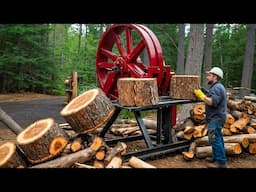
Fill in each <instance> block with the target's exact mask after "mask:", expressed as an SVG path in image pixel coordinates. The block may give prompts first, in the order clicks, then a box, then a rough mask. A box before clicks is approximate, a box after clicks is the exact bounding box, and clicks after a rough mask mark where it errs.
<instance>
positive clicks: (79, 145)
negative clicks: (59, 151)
mask: <svg viewBox="0 0 256 192" xmlns="http://www.w3.org/2000/svg"><path fill="white" fill-rule="evenodd" d="M83 148H84V145H83V141H82V138H80V137H77V138H75V139H74V140H73V141H72V142H71V145H70V150H71V151H72V152H77V151H79V150H81V149H83Z"/></svg>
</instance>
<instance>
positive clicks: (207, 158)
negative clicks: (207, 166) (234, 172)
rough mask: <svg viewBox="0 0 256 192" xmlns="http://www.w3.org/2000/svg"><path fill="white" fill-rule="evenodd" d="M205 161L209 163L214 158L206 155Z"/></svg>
mask: <svg viewBox="0 0 256 192" xmlns="http://www.w3.org/2000/svg"><path fill="white" fill-rule="evenodd" d="M205 161H207V162H209V163H213V162H214V161H215V160H214V159H213V158H212V157H206V158H205Z"/></svg>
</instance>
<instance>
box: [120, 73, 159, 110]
mask: <svg viewBox="0 0 256 192" xmlns="http://www.w3.org/2000/svg"><path fill="white" fill-rule="evenodd" d="M117 90H118V103H119V104H120V105H122V106H147V105H155V104H158V102H159V95H158V86H157V80H156V78H133V77H127V78H119V79H118V80H117Z"/></svg>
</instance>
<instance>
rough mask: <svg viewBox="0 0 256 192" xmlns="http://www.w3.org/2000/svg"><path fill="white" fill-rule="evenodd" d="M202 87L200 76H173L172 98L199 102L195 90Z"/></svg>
mask: <svg viewBox="0 0 256 192" xmlns="http://www.w3.org/2000/svg"><path fill="white" fill-rule="evenodd" d="M199 85H200V76H198V75H173V76H172V78H171V81H170V97H172V98H175V99H191V100H197V98H196V96H195V95H194V90H195V89H196V88H198V87H199Z"/></svg>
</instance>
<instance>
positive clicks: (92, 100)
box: [60, 88, 115, 134]
mask: <svg viewBox="0 0 256 192" xmlns="http://www.w3.org/2000/svg"><path fill="white" fill-rule="evenodd" d="M114 111H115V107H114V105H113V104H112V102H111V100H110V99H109V98H108V97H107V96H106V95H105V93H104V92H103V91H102V90H101V89H99V88H96V89H91V90H89V91H86V92H84V93H83V94H81V95H79V96H78V97H76V98H74V99H73V100H72V101H71V102H70V103H68V104H67V105H66V106H65V107H64V108H63V109H62V111H61V112H60V114H61V115H62V116H63V117H64V119H65V120H66V121H67V122H68V123H69V125H70V126H71V127H72V128H73V129H74V130H75V131H76V132H77V133H79V134H84V133H89V132H93V131H94V130H95V129H97V128H99V127H101V126H102V125H103V124H104V123H106V122H107V121H108V120H109V119H110V117H111V116H112V114H113V113H114Z"/></svg>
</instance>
